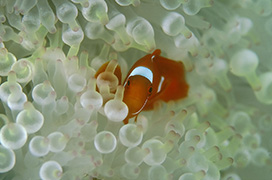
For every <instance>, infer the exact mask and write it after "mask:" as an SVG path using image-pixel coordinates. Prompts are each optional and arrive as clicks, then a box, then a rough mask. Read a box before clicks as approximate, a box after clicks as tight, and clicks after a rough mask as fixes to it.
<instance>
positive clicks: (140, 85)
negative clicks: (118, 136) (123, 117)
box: [123, 66, 153, 118]
mask: <svg viewBox="0 0 272 180" xmlns="http://www.w3.org/2000/svg"><path fill="white" fill-rule="evenodd" d="M152 84H153V72H152V71H151V70H150V69H149V68H147V67H145V66H138V67H136V68H135V69H133V70H132V71H131V73H130V74H129V75H128V77H127V79H126V81H125V83H124V87H125V91H124V98H123V101H124V102H125V103H126V104H127V106H128V109H129V114H128V118H130V117H133V116H135V115H137V114H138V113H139V112H141V110H142V109H143V108H144V106H145V104H146V102H147V101H148V98H149V97H150V96H151V94H152Z"/></svg>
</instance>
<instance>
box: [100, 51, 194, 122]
mask: <svg viewBox="0 0 272 180" xmlns="http://www.w3.org/2000/svg"><path fill="white" fill-rule="evenodd" d="M160 54H161V50H159V49H156V50H155V51H154V52H153V53H152V54H148V55H146V56H144V57H142V58H141V59H139V60H138V61H137V62H136V63H135V64H134V65H133V66H132V67H131V69H130V70H129V72H128V74H127V77H126V78H125V81H124V83H123V86H124V88H125V90H124V97H123V102H124V103H125V104H126V105H127V106H128V109H129V112H128V115H127V117H126V118H125V120H124V121H123V122H124V123H125V124H127V123H128V120H129V119H130V118H132V117H134V116H137V115H138V114H139V113H140V112H141V111H143V110H151V109H153V106H154V103H155V102H156V101H158V100H162V101H164V102H168V101H170V100H179V99H182V98H185V97H187V95H188V91H189V85H188V83H187V82H186V79H185V68H184V65H183V63H182V62H180V61H173V60H170V59H167V58H165V57H162V56H160ZM105 67H106V65H103V68H102V67H101V68H100V69H99V70H98V71H97V73H96V75H95V77H97V76H98V75H99V73H101V72H103V70H105ZM117 67H118V66H117ZM117 71H118V72H117ZM114 74H115V75H116V76H118V77H117V78H118V79H121V73H120V72H119V69H118V70H116V71H115V72H114ZM119 82H120V81H119Z"/></svg>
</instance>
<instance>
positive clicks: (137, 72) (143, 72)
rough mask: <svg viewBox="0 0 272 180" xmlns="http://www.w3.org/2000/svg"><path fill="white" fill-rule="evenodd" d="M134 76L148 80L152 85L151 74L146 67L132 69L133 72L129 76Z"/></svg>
mask: <svg viewBox="0 0 272 180" xmlns="http://www.w3.org/2000/svg"><path fill="white" fill-rule="evenodd" d="M135 75H139V76H143V77H145V78H146V79H148V80H149V81H150V82H151V83H153V73H152V71H151V70H150V69H148V68H147V67H144V66H138V67H136V68H135V69H133V71H132V72H131V73H130V75H129V77H130V76H135Z"/></svg>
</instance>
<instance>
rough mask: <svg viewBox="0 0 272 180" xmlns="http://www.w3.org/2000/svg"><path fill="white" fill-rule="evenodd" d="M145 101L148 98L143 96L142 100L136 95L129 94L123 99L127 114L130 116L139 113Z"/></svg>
mask: <svg viewBox="0 0 272 180" xmlns="http://www.w3.org/2000/svg"><path fill="white" fill-rule="evenodd" d="M126 99H127V100H126ZM147 101H148V98H145V100H143V99H141V98H140V97H137V96H131V97H127V98H125V99H124V103H125V104H126V105H127V106H128V109H129V114H131V115H132V116H135V115H137V114H139V113H140V112H141V111H142V110H143V108H144V107H145V105H146V103H147Z"/></svg>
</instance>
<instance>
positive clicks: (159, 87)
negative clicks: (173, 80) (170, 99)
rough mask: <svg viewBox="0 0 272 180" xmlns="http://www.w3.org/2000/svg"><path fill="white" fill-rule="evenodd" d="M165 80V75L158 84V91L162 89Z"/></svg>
mask: <svg viewBox="0 0 272 180" xmlns="http://www.w3.org/2000/svg"><path fill="white" fill-rule="evenodd" d="M163 81H164V77H163V76H161V81H160V84H159V86H158V91H157V93H158V92H160V91H161V86H162V83H163Z"/></svg>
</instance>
